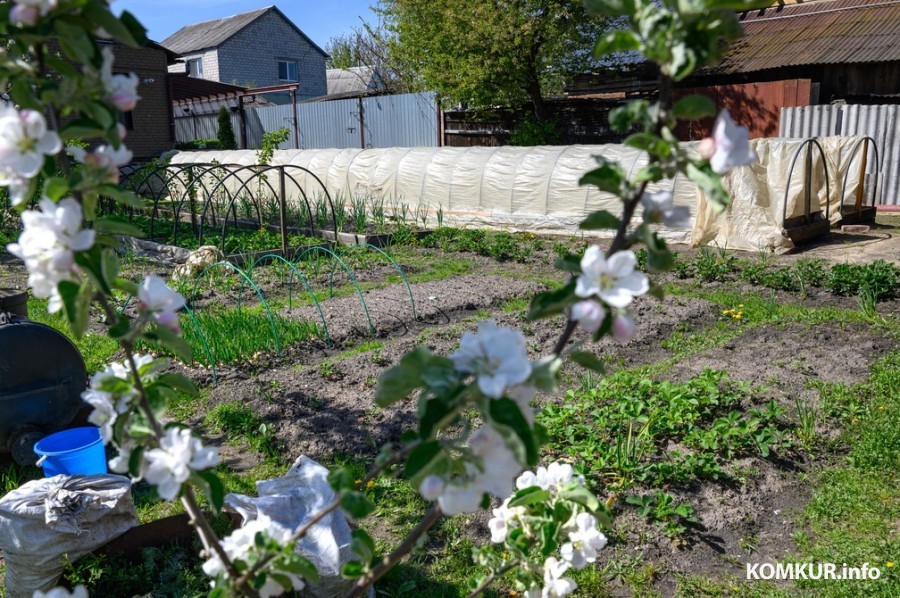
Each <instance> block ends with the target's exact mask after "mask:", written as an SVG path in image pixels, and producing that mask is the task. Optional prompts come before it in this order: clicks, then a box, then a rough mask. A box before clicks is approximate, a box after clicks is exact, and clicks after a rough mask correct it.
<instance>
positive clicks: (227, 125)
mask: <svg viewBox="0 0 900 598" xmlns="http://www.w3.org/2000/svg"><path fill="white" fill-rule="evenodd" d="M219 148H220V149H223V150H233V149H237V140H236V139H235V138H234V129H233V128H232V126H231V115H230V114H228V109H227V108H226V107H225V106H222V107H221V108H220V109H219Z"/></svg>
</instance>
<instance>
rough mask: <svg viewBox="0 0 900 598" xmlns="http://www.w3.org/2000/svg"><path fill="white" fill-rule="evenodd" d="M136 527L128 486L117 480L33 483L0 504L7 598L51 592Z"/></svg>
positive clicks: (96, 477) (0, 540)
mask: <svg viewBox="0 0 900 598" xmlns="http://www.w3.org/2000/svg"><path fill="white" fill-rule="evenodd" d="M137 524H138V520H137V513H136V512H135V510H134V504H133V503H132V502H131V481H130V480H129V479H128V478H125V477H122V476H117V475H93V476H84V475H73V476H67V475H58V476H55V477H52V478H44V479H40V480H32V481H30V482H27V483H25V484H23V485H22V486H21V487H19V488H18V489H16V490H13V491H12V492H10V493H9V494H7V495H6V496H4V497H3V498H0V548H2V549H3V559H4V561H5V562H6V592H7V596H8V598H31V595H32V594H33V593H34V592H35V590H42V591H46V590H49V589H50V588H53V587H54V586H56V582H57V580H58V579H59V576H60V574H62V572H63V570H64V569H65V562H66V561H65V558H64V555H66V556H67V557H68V560H69V561H72V562H74V561H75V560H76V559H78V558H80V557H82V556H84V555H85V554H87V553H89V552H92V551H94V550H96V549H97V548H100V547H101V546H103V545H104V544H106V543H108V542H110V541H111V540H114V539H115V538H117V537H119V536H120V535H122V534H123V533H125V532H126V531H127V530H129V529H130V528H132V527H134V526H136V525H137Z"/></svg>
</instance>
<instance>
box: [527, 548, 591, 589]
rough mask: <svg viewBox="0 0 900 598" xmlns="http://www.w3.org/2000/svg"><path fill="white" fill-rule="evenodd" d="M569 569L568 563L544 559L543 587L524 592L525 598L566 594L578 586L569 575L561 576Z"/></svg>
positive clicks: (551, 558) (554, 558)
mask: <svg viewBox="0 0 900 598" xmlns="http://www.w3.org/2000/svg"><path fill="white" fill-rule="evenodd" d="M568 570H569V564H568V563H567V562H565V561H559V560H557V559H556V557H552V556H551V557H550V558H548V559H547V560H546V561H544V587H543V588H532V589H530V590H528V591H527V592H525V598H561V597H562V596H568V595H569V594H571V593H572V592H574V591H575V590H576V589H577V588H578V584H576V583H575V581H574V580H572V578H570V577H563V576H564V575H565V574H566V571H568Z"/></svg>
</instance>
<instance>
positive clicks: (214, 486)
mask: <svg viewBox="0 0 900 598" xmlns="http://www.w3.org/2000/svg"><path fill="white" fill-rule="evenodd" d="M194 473H195V474H196V475H197V477H199V478H200V479H201V480H203V482H204V483H203V485H204V486H205V487H206V488H205V490H206V496H207V497H209V504H211V505H212V506H213V508H214V509H215V510H216V512H217V513H218V512H219V511H221V510H222V506H223V505H224V504H225V486H224V485H222V480H220V479H219V476H217V475H216V474H214V473H213V472H211V471H209V470H204V471H195V472H194Z"/></svg>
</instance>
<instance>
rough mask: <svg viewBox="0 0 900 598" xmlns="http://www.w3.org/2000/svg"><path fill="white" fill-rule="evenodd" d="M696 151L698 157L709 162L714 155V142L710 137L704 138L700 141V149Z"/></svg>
mask: <svg viewBox="0 0 900 598" xmlns="http://www.w3.org/2000/svg"><path fill="white" fill-rule="evenodd" d="M698 149H699V152H700V155H701V156H703V157H704V158H706V159H707V160H709V159H710V158H712V157H713V154H715V153H716V140H715V139H713V138H712V137H704V138H703V139H702V140H701V141H700V147H699V148H698Z"/></svg>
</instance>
